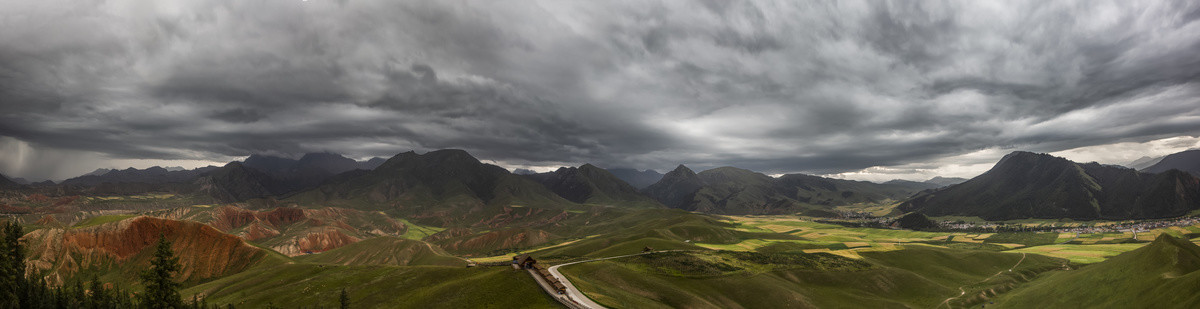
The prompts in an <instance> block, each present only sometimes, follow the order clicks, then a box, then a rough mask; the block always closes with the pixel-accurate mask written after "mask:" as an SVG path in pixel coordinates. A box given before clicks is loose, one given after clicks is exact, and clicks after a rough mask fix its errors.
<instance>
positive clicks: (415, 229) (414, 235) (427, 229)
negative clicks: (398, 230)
mask: <svg viewBox="0 0 1200 309" xmlns="http://www.w3.org/2000/svg"><path fill="white" fill-rule="evenodd" d="M396 220H397V221H400V222H401V223H404V226H407V227H408V232H405V233H404V235H400V236H401V237H404V238H408V239H413V240H421V239H424V238H425V237H428V236H429V235H433V234H437V233H438V232H441V231H444V230H446V229H445V228H440V227H436V226H425V225H419V224H416V223H412V222H409V221H408V220H404V219H402V218H396Z"/></svg>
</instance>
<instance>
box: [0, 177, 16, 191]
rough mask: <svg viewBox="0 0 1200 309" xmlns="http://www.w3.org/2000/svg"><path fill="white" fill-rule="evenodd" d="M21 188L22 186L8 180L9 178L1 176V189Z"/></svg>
mask: <svg viewBox="0 0 1200 309" xmlns="http://www.w3.org/2000/svg"><path fill="white" fill-rule="evenodd" d="M20 186H21V184H19V183H17V182H15V181H12V180H10V179H8V177H5V176H4V175H0V188H17V187H20Z"/></svg>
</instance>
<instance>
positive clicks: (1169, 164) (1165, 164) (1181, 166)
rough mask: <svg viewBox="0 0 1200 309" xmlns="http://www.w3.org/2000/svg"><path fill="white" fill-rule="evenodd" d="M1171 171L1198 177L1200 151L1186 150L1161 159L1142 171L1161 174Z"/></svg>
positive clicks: (1199, 175) (1199, 173) (1199, 172)
mask: <svg viewBox="0 0 1200 309" xmlns="http://www.w3.org/2000/svg"><path fill="white" fill-rule="evenodd" d="M1171 169H1176V170H1180V171H1184V172H1188V173H1190V174H1192V175H1193V176H1197V177H1200V150H1188V151H1184V152H1179V153H1174V154H1171V155H1167V156H1165V157H1162V158H1161V159H1159V160H1158V162H1155V163H1154V164H1153V165H1150V166H1149V167H1146V168H1145V169H1142V171H1143V172H1147V173H1162V172H1166V171H1168V170H1171Z"/></svg>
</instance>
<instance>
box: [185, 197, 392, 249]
mask: <svg viewBox="0 0 1200 309" xmlns="http://www.w3.org/2000/svg"><path fill="white" fill-rule="evenodd" d="M163 216H164V217H168V218H173V219H185V220H192V221H197V222H203V223H206V224H208V225H210V226H212V227H214V228H216V229H218V230H221V231H224V232H226V233H229V234H233V235H237V236H238V237H241V238H242V239H243V240H246V241H250V242H254V243H256V244H260V245H263V246H266V247H270V248H271V249H273V250H275V251H278V252H280V253H283V254H285V255H288V256H297V255H301V254H307V253H317V252H324V251H328V250H332V249H336V248H339V247H342V246H345V245H349V244H352V243H355V242H358V241H360V240H363V239H367V238H372V237H378V236H400V235H403V234H404V233H405V232H407V231H408V227H407V226H405V225H404V223H401V222H399V221H396V220H395V219H392V218H391V217H388V216H387V215H385V214H383V213H380V212H374V211H361V210H354V209H345V208H332V207H330V208H321V209H301V208H288V207H280V208H275V209H271V210H267V211H255V210H248V209H243V208H239V207H235V206H225V207H220V208H215V209H206V208H195V207H192V208H179V209H176V210H172V211H170V212H168V213H165V214H164V215H163Z"/></svg>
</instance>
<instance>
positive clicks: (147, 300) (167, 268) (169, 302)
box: [141, 235, 183, 309]
mask: <svg viewBox="0 0 1200 309" xmlns="http://www.w3.org/2000/svg"><path fill="white" fill-rule="evenodd" d="M179 268H180V266H179V258H178V257H175V252H174V251H171V242H169V241H167V240H166V237H163V236H162V235H160V236H159V239H158V245H157V246H155V248H154V257H153V258H152V259H151V260H150V269H148V270H146V271H145V272H143V273H142V284H144V285H145V286H146V291H145V293H142V295H141V298H142V306H143V307H146V308H156V309H157V308H179V309H182V308H183V300H182V299H181V298H180V297H179V291H178V289H179V286H180V284H179V283H176V282H175V281H174V280H172V277H173V275H174V274H175V273H176V272H178V271H179Z"/></svg>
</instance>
